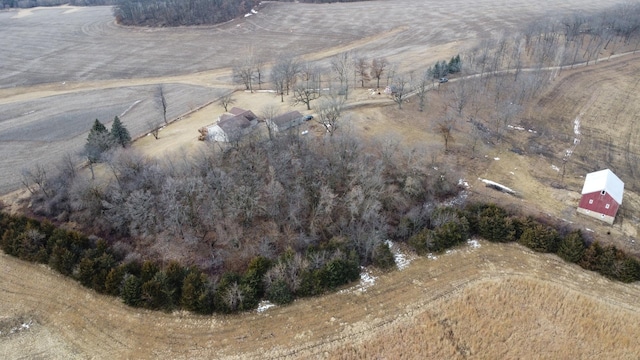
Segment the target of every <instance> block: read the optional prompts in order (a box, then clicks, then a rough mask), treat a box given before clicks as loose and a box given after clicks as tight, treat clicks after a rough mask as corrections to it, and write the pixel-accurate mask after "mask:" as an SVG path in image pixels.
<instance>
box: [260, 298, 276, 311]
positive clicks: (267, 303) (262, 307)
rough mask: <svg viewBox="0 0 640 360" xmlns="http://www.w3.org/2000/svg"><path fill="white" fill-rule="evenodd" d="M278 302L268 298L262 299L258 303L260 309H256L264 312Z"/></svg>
mask: <svg viewBox="0 0 640 360" xmlns="http://www.w3.org/2000/svg"><path fill="white" fill-rule="evenodd" d="M275 306H276V304H274V303H272V302H271V301H268V300H262V301H260V303H258V309H257V310H256V311H257V312H258V313H263V312H265V311H267V309H270V308H272V307H275Z"/></svg>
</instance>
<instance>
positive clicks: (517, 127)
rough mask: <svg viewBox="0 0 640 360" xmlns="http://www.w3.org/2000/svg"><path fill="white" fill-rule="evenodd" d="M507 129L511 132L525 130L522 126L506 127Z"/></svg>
mask: <svg viewBox="0 0 640 360" xmlns="http://www.w3.org/2000/svg"><path fill="white" fill-rule="evenodd" d="M507 127H508V128H509V129H513V130H519V131H525V128H523V127H522V126H517V125H516V126H514V125H507Z"/></svg>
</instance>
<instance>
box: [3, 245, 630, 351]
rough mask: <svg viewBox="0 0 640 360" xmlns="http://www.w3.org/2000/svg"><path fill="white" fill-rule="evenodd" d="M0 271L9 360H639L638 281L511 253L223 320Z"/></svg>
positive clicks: (19, 266) (475, 255)
mask: <svg viewBox="0 0 640 360" xmlns="http://www.w3.org/2000/svg"><path fill="white" fill-rule="evenodd" d="M0 270H1V272H0V274H2V275H1V277H2V282H0V290H1V291H2V296H1V297H0V331H2V334H0V344H2V345H1V347H2V348H3V349H4V350H5V351H4V353H5V354H12V355H13V357H24V358H34V357H40V356H45V357H51V358H74V357H75V358H86V357H96V358H136V359H137V358H166V359H179V358H237V359H249V358H255V359H261V358H303V359H304V358H308V359H314V358H336V359H338V358H339V359H344V358H347V359H356V358H375V357H381V358H405V359H414V358H424V355H426V356H427V357H429V358H465V356H466V357H471V358H489V359H495V358H530V357H542V358H567V357H570V358H616V359H633V358H634V357H635V356H636V355H637V354H638V352H639V351H640V347H639V345H638V342H637V341H636V339H635V338H636V337H637V334H638V333H639V332H640V328H639V325H638V324H640V321H639V320H640V315H639V314H640V308H639V307H638V302H637V299H638V296H640V287H639V286H638V284H635V285H625V284H621V283H617V282H612V281H609V280H606V279H604V278H603V277H601V276H600V275H598V274H595V273H591V272H587V271H584V270H582V269H580V268H578V267H577V266H575V265H568V264H566V263H564V262H562V261H561V260H559V259H558V258H557V257H555V256H549V255H541V254H537V253H533V252H531V251H529V250H527V249H524V248H522V247H520V246H518V245H514V244H511V245H495V244H490V243H485V242H480V247H479V248H472V247H470V246H467V245H465V246H463V247H460V248H458V249H456V250H455V251H453V252H451V253H449V254H444V255H441V256H438V257H437V259H435V260H434V259H427V258H421V259H417V260H414V261H413V262H412V263H411V265H410V266H409V267H407V268H405V269H404V270H402V271H395V272H392V273H389V274H376V276H377V279H376V283H375V285H373V286H371V287H369V288H367V289H366V291H364V292H358V291H349V292H346V293H335V294H331V295H327V296H323V297H319V298H312V299H305V300H299V301H296V302H295V303H294V304H292V305H290V306H287V307H281V308H279V307H276V308H271V309H269V310H267V311H265V312H263V313H256V312H252V313H245V314H240V315H234V316H210V317H201V316H194V315H191V314H187V313H173V314H164V313H158V312H150V311H145V310H139V309H132V308H129V307H126V306H125V305H123V304H122V303H121V302H120V301H118V300H117V299H114V298H110V297H106V296H101V295H97V294H95V293H93V292H90V291H87V290H86V289H85V288H82V287H81V286H79V285H78V284H77V283H75V282H73V281H70V280H68V279H66V278H64V277H62V276H60V275H58V274H56V273H54V272H52V271H50V270H48V269H46V268H44V267H41V266H38V265H33V264H28V263H24V262H22V261H19V260H16V259H14V258H10V257H7V256H6V255H1V256H0ZM7 324H8V325H7ZM22 324H28V329H27V328H23V329H21V330H19V331H16V332H15V333H14V334H7V331H8V330H9V329H11V328H18V329H20V328H21V327H22ZM6 350H9V351H10V352H7V351H6ZM43 354H44V355H43ZM463 354H466V355H463Z"/></svg>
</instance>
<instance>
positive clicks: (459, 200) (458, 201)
mask: <svg viewBox="0 0 640 360" xmlns="http://www.w3.org/2000/svg"><path fill="white" fill-rule="evenodd" d="M468 197H469V192H468V191H466V190H463V191H460V193H459V194H458V195H456V197H454V198H453V199H450V200H447V201H443V202H441V203H440V205H441V206H458V205H462V204H464V202H465V200H466V199H467V198H468Z"/></svg>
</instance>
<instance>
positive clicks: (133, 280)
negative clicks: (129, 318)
mask: <svg viewBox="0 0 640 360" xmlns="http://www.w3.org/2000/svg"><path fill="white" fill-rule="evenodd" d="M141 294H142V284H141V283H140V279H139V278H138V277H137V276H135V275H130V274H127V275H126V276H125V280H124V285H123V287H122V300H123V301H124V303H125V304H127V305H129V306H139V305H140V301H141Z"/></svg>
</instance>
